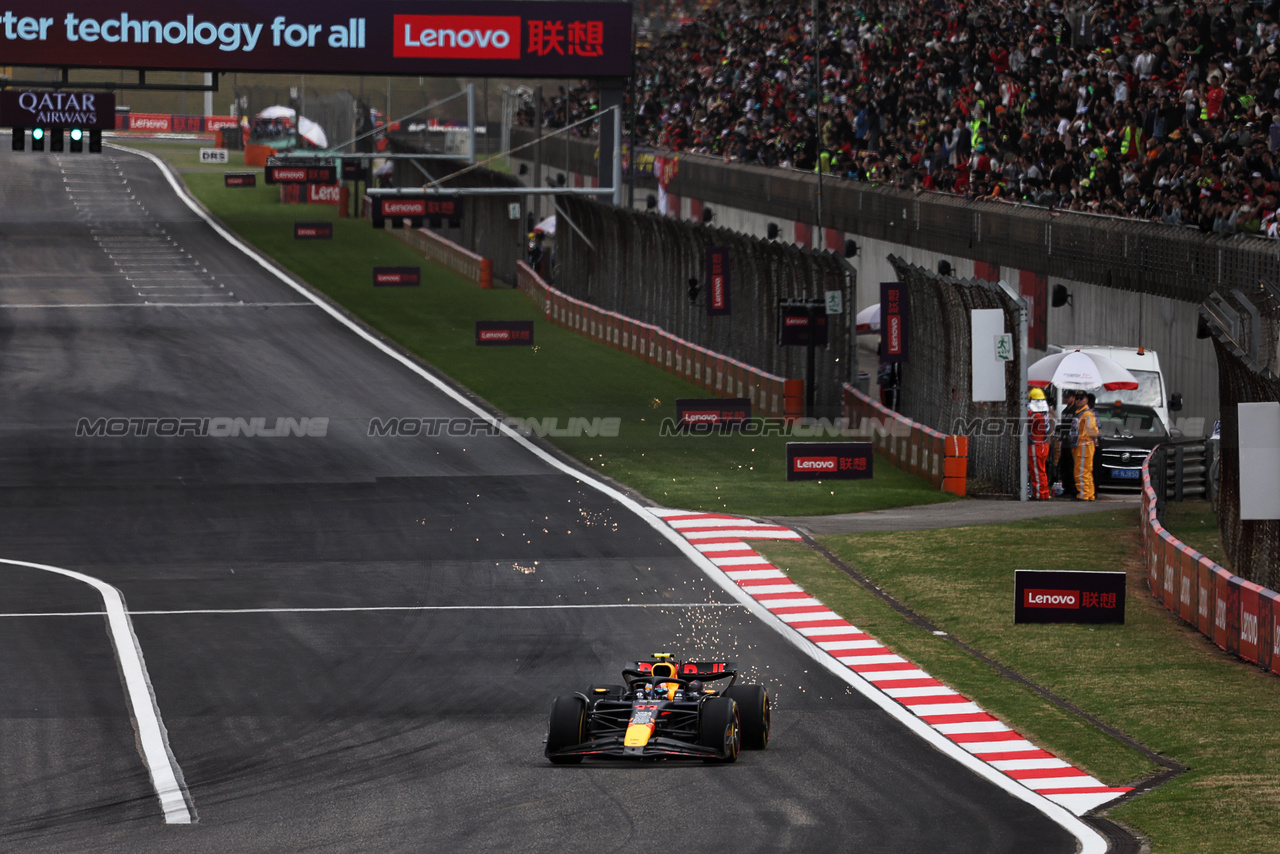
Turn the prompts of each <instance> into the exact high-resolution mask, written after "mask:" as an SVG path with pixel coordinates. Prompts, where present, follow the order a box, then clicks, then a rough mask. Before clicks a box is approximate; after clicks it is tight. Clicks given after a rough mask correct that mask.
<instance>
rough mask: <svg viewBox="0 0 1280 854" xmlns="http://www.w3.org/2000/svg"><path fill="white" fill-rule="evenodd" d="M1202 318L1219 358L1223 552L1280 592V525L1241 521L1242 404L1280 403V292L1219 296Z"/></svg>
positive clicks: (1259, 288) (1263, 288) (1241, 570)
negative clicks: (1240, 430) (1278, 374)
mask: <svg viewBox="0 0 1280 854" xmlns="http://www.w3.org/2000/svg"><path fill="white" fill-rule="evenodd" d="M1201 313H1202V316H1203V317H1204V318H1205V319H1206V321H1207V326H1208V328H1209V331H1210V333H1211V334H1212V336H1213V347H1214V350H1215V352H1216V353H1217V356H1218V389H1219V394H1220V396H1221V416H1220V417H1221V419H1222V420H1221V439H1220V442H1221V446H1220V449H1219V460H1220V462H1219V466H1218V468H1219V472H1220V474H1219V480H1218V523H1219V526H1220V527H1221V529H1222V550H1223V552H1224V553H1225V555H1226V558H1227V563H1229V564H1230V566H1231V568H1232V569H1233V570H1235V572H1236V573H1237V574H1239V575H1240V576H1242V577H1244V578H1247V579H1249V580H1250V581H1252V582H1254V583H1256V584H1262V585H1265V586H1267V587H1270V588H1271V589H1273V590H1275V589H1280V520H1277V519H1267V520H1249V519H1241V518H1240V466H1241V465H1246V466H1247V465H1249V462H1250V461H1249V460H1248V459H1247V458H1242V457H1241V455H1240V438H1239V437H1240V432H1239V419H1238V412H1237V404H1240V403H1263V402H1273V401H1277V400H1280V378H1278V377H1277V373H1278V372H1280V291H1278V290H1277V289H1276V288H1274V287H1272V286H1270V285H1269V284H1267V283H1263V284H1259V285H1256V286H1255V287H1253V288H1250V289H1248V290H1247V291H1245V290H1241V289H1232V290H1231V291H1228V292H1226V293H1225V294H1220V293H1218V292H1214V294H1212V295H1211V297H1210V298H1209V299H1208V300H1205V302H1204V303H1203V305H1202V308H1201ZM1255 318H1256V322H1254V321H1255Z"/></svg>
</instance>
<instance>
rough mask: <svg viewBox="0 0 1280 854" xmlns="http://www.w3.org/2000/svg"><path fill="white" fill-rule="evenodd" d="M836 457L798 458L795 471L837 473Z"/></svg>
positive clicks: (794, 466) (794, 467) (793, 466)
mask: <svg viewBox="0 0 1280 854" xmlns="http://www.w3.org/2000/svg"><path fill="white" fill-rule="evenodd" d="M836 467H837V466H836V458H835V457H796V459H795V462H794V463H793V465H792V468H793V470H794V471H835V470H836Z"/></svg>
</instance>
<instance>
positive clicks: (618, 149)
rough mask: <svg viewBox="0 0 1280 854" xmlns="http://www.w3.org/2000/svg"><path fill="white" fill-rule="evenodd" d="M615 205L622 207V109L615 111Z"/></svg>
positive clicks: (616, 108) (615, 109) (617, 108)
mask: <svg viewBox="0 0 1280 854" xmlns="http://www.w3.org/2000/svg"><path fill="white" fill-rule="evenodd" d="M613 205H614V207H619V208H620V207H622V107H621V106H618V107H615V108H614V110H613Z"/></svg>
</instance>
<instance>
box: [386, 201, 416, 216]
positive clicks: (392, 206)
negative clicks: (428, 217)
mask: <svg viewBox="0 0 1280 854" xmlns="http://www.w3.org/2000/svg"><path fill="white" fill-rule="evenodd" d="M426 212H427V203H426V201H425V200H423V199H418V200H417V201H412V202H383V203H382V213H383V214H384V215H386V216H422V215H424V214H425V213H426Z"/></svg>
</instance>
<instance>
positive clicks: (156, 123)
mask: <svg viewBox="0 0 1280 854" xmlns="http://www.w3.org/2000/svg"><path fill="white" fill-rule="evenodd" d="M168 129H169V119H168V118H167V117H160V116H137V115H135V116H130V117H129V130H168Z"/></svg>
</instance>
